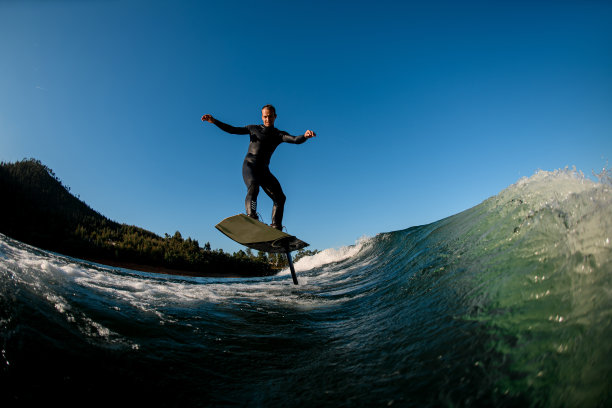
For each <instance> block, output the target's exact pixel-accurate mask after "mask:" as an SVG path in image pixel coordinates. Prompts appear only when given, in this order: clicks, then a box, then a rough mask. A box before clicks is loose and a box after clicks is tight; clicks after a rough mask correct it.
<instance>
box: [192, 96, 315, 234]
mask: <svg viewBox="0 0 612 408" xmlns="http://www.w3.org/2000/svg"><path fill="white" fill-rule="evenodd" d="M261 119H262V121H263V125H248V126H245V127H234V126H230V125H228V124H226V123H223V122H221V121H219V120H217V119H215V118H213V117H212V115H208V114H206V115H204V116H202V121H203V122H209V123H214V124H215V125H217V127H219V129H221V130H223V131H225V132H228V133H231V134H234V135H250V138H251V143H250V144H249V150H248V151H247V155H246V157H245V158H244V163H243V164H242V178H243V179H244V184H246V186H247V195H246V199H245V203H244V204H245V207H246V213H247V215H248V216H249V217H252V218H255V219H258V217H257V195H258V194H259V187H260V186H261V187H262V188H263V190H264V191H265V193H266V194H267V195H268V196H269V197H270V198H271V199H272V201H273V202H274V206H273V208H272V224H271V227H273V228H276V229H279V230H282V229H283V224H282V221H283V211H284V208H285V200H286V197H285V194H284V193H283V189H282V188H281V185H280V183H279V182H278V180H277V179H276V177H274V175H272V173H271V172H270V169H269V167H268V166H269V164H270V158H271V157H272V153H274V150H276V147H277V146H278V145H279V144H281V143H282V142H286V143H293V144H302V143H304V142H305V141H306V140H307V139H310V138H311V137H315V136H316V134H315V132H313V131H312V130H307V131H306V132H305V133H304V134H303V135H300V136H291V135H290V134H289V133H287V132H285V131H282V130H278V129H277V128H275V127H274V121H276V109H275V108H274V106H272V105H266V106H264V107H263V108H262V109H261Z"/></svg>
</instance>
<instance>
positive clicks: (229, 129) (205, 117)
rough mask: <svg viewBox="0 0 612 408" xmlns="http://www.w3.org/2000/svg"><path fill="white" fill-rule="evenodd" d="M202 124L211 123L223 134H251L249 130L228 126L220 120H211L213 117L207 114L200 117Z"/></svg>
mask: <svg viewBox="0 0 612 408" xmlns="http://www.w3.org/2000/svg"><path fill="white" fill-rule="evenodd" d="M202 122H208V123H213V124H215V125H217V127H218V128H219V129H221V130H223V131H224V132H227V133H231V134H233V135H248V134H249V133H251V132H249V129H247V128H245V127H235V126H231V125H228V124H227V123H223V122H221V121H220V120H217V119H215V118H213V116H212V115H209V114H206V115H203V116H202Z"/></svg>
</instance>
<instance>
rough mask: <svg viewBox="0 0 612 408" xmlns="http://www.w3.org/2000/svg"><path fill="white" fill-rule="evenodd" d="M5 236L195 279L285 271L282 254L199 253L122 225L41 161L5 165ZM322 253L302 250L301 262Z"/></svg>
mask: <svg viewBox="0 0 612 408" xmlns="http://www.w3.org/2000/svg"><path fill="white" fill-rule="evenodd" d="M0 192H2V194H1V197H2V198H1V199H0V232H1V233H3V234H5V235H7V236H10V237H12V238H15V239H17V240H20V241H22V242H25V243H28V244H31V245H34V246H37V247H39V248H43V249H47V250H51V251H54V252H59V253H62V254H65V255H69V256H73V257H77V258H81V259H87V260H93V261H96V262H101V263H104V261H108V262H109V263H113V264H122V263H124V264H130V265H132V266H133V265H141V266H143V267H144V266H150V267H163V268H168V269H173V270H179V271H186V272H190V273H191V274H201V275H202V276H206V275H211V274H213V275H228V276H265V275H271V274H274V273H276V271H277V270H278V269H279V268H283V267H286V266H287V264H286V262H287V261H286V259H285V257H284V255H282V256H279V255H280V254H266V253H263V252H258V253H257V254H254V253H253V252H252V251H251V250H250V249H247V250H240V251H238V252H236V253H234V254H229V253H225V252H223V250H221V249H218V250H213V249H211V247H210V243H208V242H207V243H206V244H205V245H204V247H200V244H199V242H198V241H197V240H194V239H192V238H190V237H189V238H187V239H184V238H183V237H182V235H181V233H180V232H179V231H176V232H175V233H174V235H172V236H171V235H169V234H165V236H164V237H161V236H159V235H157V234H155V233H153V232H151V231H147V230H145V229H143V228H139V227H136V226H133V225H126V224H119V223H117V222H115V221H112V220H109V219H108V218H106V217H105V216H103V215H102V214H100V213H98V212H97V211H95V210H93V209H92V208H90V207H89V206H88V205H87V204H85V203H84V202H82V201H81V200H80V199H79V198H77V197H75V196H74V195H72V194H71V193H70V189H69V188H68V187H66V186H64V185H63V184H62V182H61V180H60V179H59V178H58V177H57V176H56V175H55V173H54V172H53V171H52V170H51V169H50V168H48V167H47V166H45V165H44V164H42V163H41V162H40V161H39V160H36V159H26V160H22V161H20V162H16V163H4V162H2V163H0ZM316 252H317V251H305V250H302V251H300V252H298V254H297V255H296V257H295V258H296V260H297V259H299V258H300V257H301V256H304V255H311V254H314V253H316Z"/></svg>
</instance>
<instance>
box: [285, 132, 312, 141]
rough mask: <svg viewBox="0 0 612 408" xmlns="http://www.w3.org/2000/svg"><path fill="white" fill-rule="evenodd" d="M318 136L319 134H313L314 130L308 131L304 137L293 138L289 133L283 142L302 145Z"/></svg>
mask: <svg viewBox="0 0 612 408" xmlns="http://www.w3.org/2000/svg"><path fill="white" fill-rule="evenodd" d="M283 133H284V132H283ZM316 135H317V134H316V133H315V132H313V131H312V130H307V131H306V132H305V133H304V134H303V135H299V136H291V135H290V134H288V133H284V134H283V142H285V143H293V144H302V143H304V142H305V141H306V139H310V138H311V137H315V136H316Z"/></svg>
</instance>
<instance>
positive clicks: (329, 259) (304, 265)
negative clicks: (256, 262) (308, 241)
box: [284, 236, 371, 272]
mask: <svg viewBox="0 0 612 408" xmlns="http://www.w3.org/2000/svg"><path fill="white" fill-rule="evenodd" d="M370 241H371V238H368V237H366V236H363V237H361V238H359V239H358V240H357V242H355V244H354V245H349V246H345V247H341V248H329V249H326V250H323V251H321V252H319V253H317V254H315V255H311V256H305V257H303V258H301V259H299V260H298V261H297V262H296V263H295V270H296V271H299V272H305V271H309V270H311V269H314V268H319V267H321V266H324V265H328V264H331V263H335V262H341V261H344V260H346V259H349V258H352V257H353V256H355V255H357V254H358V253H359V251H361V249H362V248H363V247H364V246H365V245H367V244H368V243H369V242H370ZM287 271H288V270H285V271H284V272H287Z"/></svg>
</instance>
